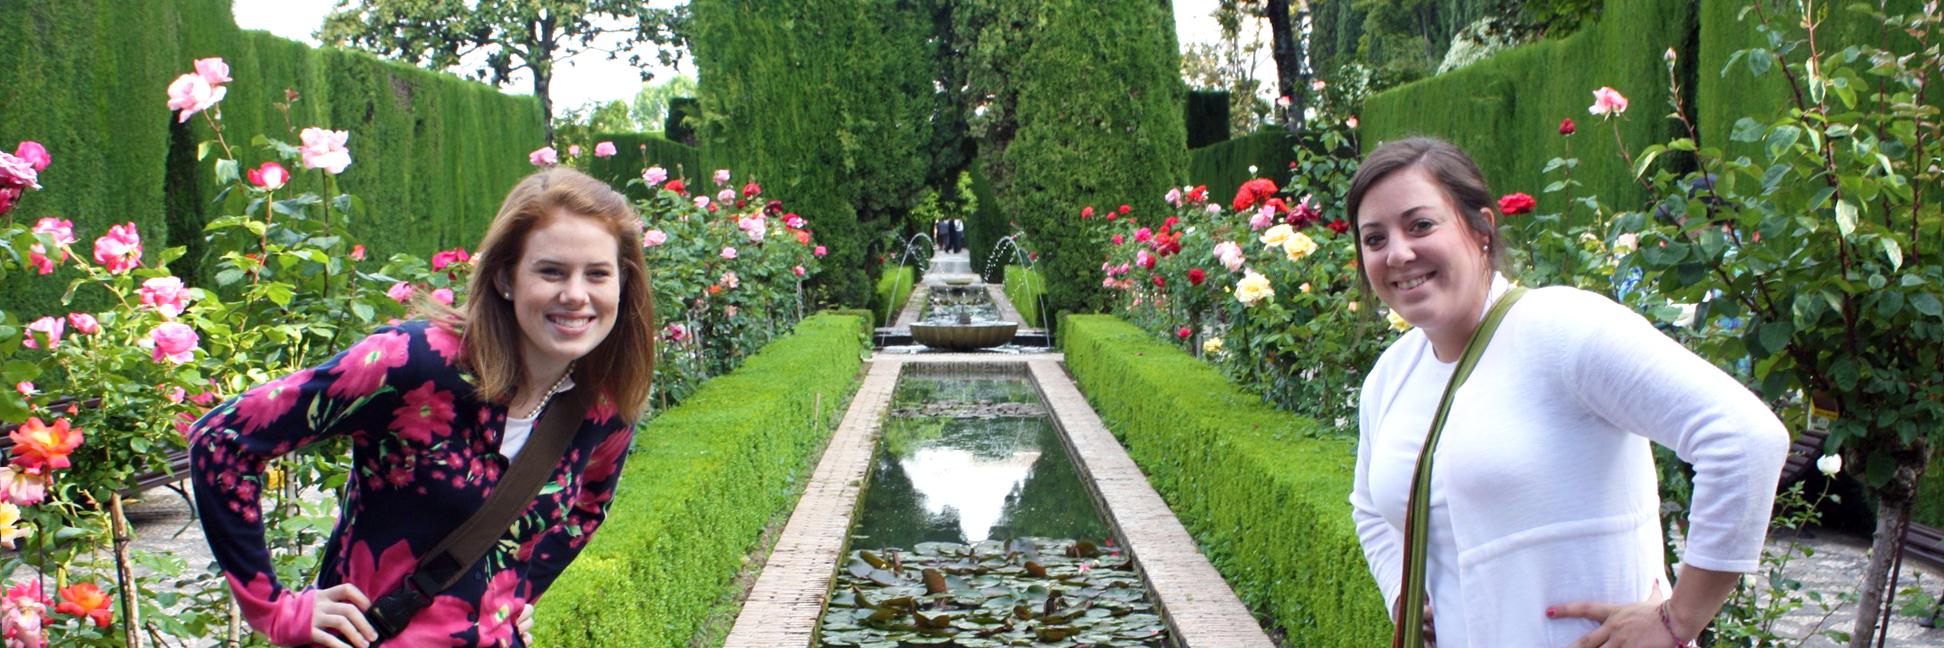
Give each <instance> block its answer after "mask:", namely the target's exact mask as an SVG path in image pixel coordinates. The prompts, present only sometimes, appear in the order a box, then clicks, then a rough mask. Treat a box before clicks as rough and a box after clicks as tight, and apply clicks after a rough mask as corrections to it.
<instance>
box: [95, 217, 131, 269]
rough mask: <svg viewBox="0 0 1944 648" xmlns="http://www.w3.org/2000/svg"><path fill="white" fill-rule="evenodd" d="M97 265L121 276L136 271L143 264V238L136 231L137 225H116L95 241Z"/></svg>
mask: <svg viewBox="0 0 1944 648" xmlns="http://www.w3.org/2000/svg"><path fill="white" fill-rule="evenodd" d="M94 258H95V263H99V264H101V265H102V267H104V268H106V269H107V270H108V271H109V272H112V273H116V274H120V273H123V272H127V271H129V270H132V269H134V268H135V267H136V266H138V265H141V263H142V237H141V235H140V234H138V233H136V231H135V224H134V223H128V224H126V225H116V226H114V227H110V228H108V233H107V234H106V235H103V236H102V237H101V238H98V239H95V250H94Z"/></svg>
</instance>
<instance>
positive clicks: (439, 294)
mask: <svg viewBox="0 0 1944 648" xmlns="http://www.w3.org/2000/svg"><path fill="white" fill-rule="evenodd" d="M432 301H435V302H439V303H441V304H445V305H447V306H451V305H452V289H451V288H439V289H437V290H433V291H432Z"/></svg>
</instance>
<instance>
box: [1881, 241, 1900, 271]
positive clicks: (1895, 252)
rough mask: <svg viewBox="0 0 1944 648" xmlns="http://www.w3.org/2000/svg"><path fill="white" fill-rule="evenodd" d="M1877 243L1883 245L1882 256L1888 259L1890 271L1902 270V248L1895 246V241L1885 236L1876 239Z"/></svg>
mask: <svg viewBox="0 0 1944 648" xmlns="http://www.w3.org/2000/svg"><path fill="white" fill-rule="evenodd" d="M1877 241H1878V242H1881V243H1883V256H1887V257H1890V269H1891V270H1899V269H1902V268H1903V261H1904V257H1903V246H1900V245H1897V242H1896V241H1895V240H1892V239H1891V238H1890V237H1887V236H1886V237H1883V238H1880V239H1877Z"/></svg>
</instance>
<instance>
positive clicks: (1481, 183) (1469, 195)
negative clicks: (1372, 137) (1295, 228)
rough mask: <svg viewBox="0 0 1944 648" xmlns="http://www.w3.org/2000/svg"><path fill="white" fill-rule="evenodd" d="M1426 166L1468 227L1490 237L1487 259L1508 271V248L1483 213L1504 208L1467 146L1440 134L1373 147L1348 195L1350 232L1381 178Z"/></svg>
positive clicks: (1365, 281)
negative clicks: (1442, 138) (1484, 210)
mask: <svg viewBox="0 0 1944 648" xmlns="http://www.w3.org/2000/svg"><path fill="white" fill-rule="evenodd" d="M1414 168H1416V169H1424V171H1425V172H1426V173H1427V174H1428V175H1430V176H1431V179H1432V180H1433V181H1435V182H1437V184H1438V188H1439V189H1440V190H1442V191H1443V192H1444V196H1445V200H1447V201H1449V202H1450V203H1451V206H1452V208H1454V209H1456V210H1458V215H1459V216H1460V217H1462V218H1464V219H1465V225H1466V226H1467V227H1470V228H1471V230H1472V231H1473V232H1476V233H1477V234H1478V235H1479V236H1481V237H1484V238H1485V241H1486V246H1487V247H1488V248H1489V249H1488V250H1487V251H1486V261H1487V263H1488V264H1489V265H1490V266H1491V267H1492V269H1493V270H1503V269H1504V261H1505V254H1504V251H1505V246H1504V245H1501V244H1500V241H1499V232H1498V228H1496V227H1493V226H1492V221H1490V220H1487V219H1486V218H1485V217H1484V216H1481V215H1479V213H1478V210H1480V209H1490V210H1492V211H1493V212H1495V213H1496V212H1497V211H1498V201H1496V200H1493V199H1492V190H1491V188H1490V187H1489V186H1487V185H1486V184H1485V174H1483V173H1479V171H1478V163H1476V162H1473V161H1472V158H1471V156H1470V155H1467V154H1466V153H1465V151H1464V150H1463V149H1460V148H1458V147H1456V146H1453V145H1451V143H1450V142H1446V141H1444V140H1441V139H1438V138H1435V137H1412V138H1409V139H1402V140H1398V141H1395V142H1388V143H1385V144H1383V145H1381V146H1378V147H1377V150H1375V151H1371V152H1370V155H1369V156H1367V157H1365V158H1364V161H1363V164H1361V165H1358V167H1357V174H1356V175H1355V176H1352V177H1351V178H1350V193H1349V194H1348V195H1347V196H1345V197H1344V203H1345V205H1344V206H1345V207H1346V208H1348V209H1349V210H1350V231H1351V232H1356V231H1358V229H1357V226H1358V225H1359V219H1358V217H1357V212H1358V211H1359V210H1361V209H1363V201H1364V195H1365V194H1368V193H1370V188H1371V186H1373V185H1376V184H1377V182H1378V181H1380V180H1383V179H1384V178H1388V177H1390V176H1391V175H1392V174H1395V173H1397V172H1399V171H1404V170H1407V169H1414ZM1355 247H1356V250H1357V267H1359V268H1361V267H1363V264H1364V258H1363V242H1362V237H1361V236H1359V237H1358V243H1357V245H1356V246H1355ZM1358 274H1359V275H1361V276H1362V277H1363V278H1362V279H1361V281H1362V283H1363V284H1364V288H1365V289H1366V290H1368V289H1369V288H1370V278H1369V275H1364V274H1363V273H1358Z"/></svg>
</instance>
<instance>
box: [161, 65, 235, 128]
mask: <svg viewBox="0 0 1944 648" xmlns="http://www.w3.org/2000/svg"><path fill="white" fill-rule="evenodd" d="M228 94H229V88H224V87H221V86H216V85H212V84H210V82H209V79H206V78H203V77H202V75H199V74H184V75H182V76H179V77H176V80H175V81H174V82H172V83H170V84H169V104H168V105H169V110H180V111H182V113H181V114H180V115H178V116H177V117H176V122H177V123H181V122H186V121H189V117H190V116H192V115H195V114H196V113H199V112H202V111H204V110H208V109H209V108H210V107H211V106H215V105H216V102H219V101H222V100H223V97H224V96H227V95H228Z"/></svg>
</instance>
